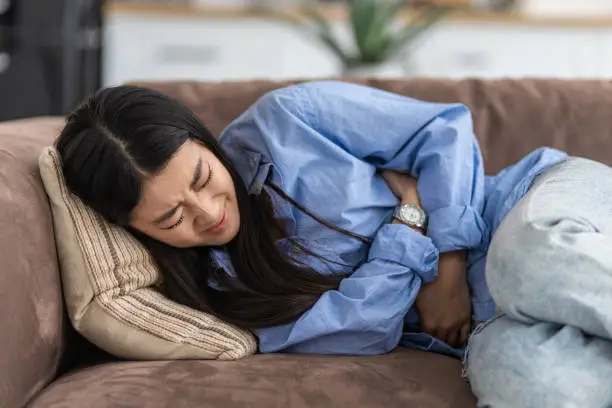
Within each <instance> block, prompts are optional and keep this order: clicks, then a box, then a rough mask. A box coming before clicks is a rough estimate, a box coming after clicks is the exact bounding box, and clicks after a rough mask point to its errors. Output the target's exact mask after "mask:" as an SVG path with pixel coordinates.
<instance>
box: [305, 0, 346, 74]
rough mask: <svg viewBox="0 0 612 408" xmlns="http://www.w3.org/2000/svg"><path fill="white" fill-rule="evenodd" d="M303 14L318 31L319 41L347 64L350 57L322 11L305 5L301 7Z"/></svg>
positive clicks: (313, 6)
mask: <svg viewBox="0 0 612 408" xmlns="http://www.w3.org/2000/svg"><path fill="white" fill-rule="evenodd" d="M300 11H301V13H302V14H303V15H304V16H305V17H307V18H308V19H309V20H310V21H312V23H313V24H314V26H315V27H316V30H317V35H318V37H319V40H320V41H322V42H323V43H324V44H325V45H326V46H327V47H328V48H329V49H330V50H331V51H332V52H333V53H334V54H336V56H338V57H339V58H340V59H341V60H342V62H343V63H346V61H347V60H348V59H350V57H349V56H348V53H347V52H346V51H345V50H344V49H343V47H342V45H341V44H340V42H339V41H338V40H337V38H336V37H335V36H334V35H333V32H332V28H331V26H330V24H329V22H328V21H327V19H326V18H325V16H323V14H322V13H321V11H320V10H319V9H318V8H317V7H316V6H315V5H303V6H302V7H300Z"/></svg>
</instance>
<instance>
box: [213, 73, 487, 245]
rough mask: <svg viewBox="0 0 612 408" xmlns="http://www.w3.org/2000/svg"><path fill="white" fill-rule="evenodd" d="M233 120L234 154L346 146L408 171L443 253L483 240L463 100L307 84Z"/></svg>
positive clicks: (273, 95) (479, 190)
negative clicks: (424, 98) (445, 100)
mask: <svg viewBox="0 0 612 408" xmlns="http://www.w3.org/2000/svg"><path fill="white" fill-rule="evenodd" d="M238 121H239V122H240V126H239V128H238V129H237V128H236V126H234V127H233V129H232V130H231V131H230V132H226V134H224V135H222V141H223V140H224V138H225V139H229V140H226V141H225V142H226V143H230V144H239V145H240V146H239V149H234V150H236V151H239V150H241V149H248V150H252V151H259V152H261V151H262V150H264V153H267V154H268V155H270V156H272V157H268V159H269V160H270V161H271V162H273V163H279V162H280V163H285V162H287V161H288V160H290V157H287V156H288V155H290V154H300V152H307V153H305V154H308V153H312V152H313V151H319V152H320V154H323V155H336V157H338V155H339V154H340V153H339V151H340V152H342V151H343V152H346V153H348V154H350V155H352V156H353V157H356V158H358V159H360V160H363V161H365V162H367V163H369V164H371V165H372V166H375V167H377V168H379V169H384V170H385V169H386V170H397V171H406V172H408V173H409V174H410V175H411V176H413V177H415V178H416V179H417V180H418V193H419V196H420V199H421V202H422V203H423V207H424V209H425V211H426V212H427V214H428V216H429V226H428V235H429V237H431V239H432V240H433V242H434V244H435V245H436V247H437V248H438V249H439V250H440V252H448V251H455V250H460V249H469V248H474V247H477V246H479V245H480V243H482V242H486V239H487V235H488V227H487V225H486V223H485V221H484V220H483V218H482V217H481V213H482V209H483V204H484V168H483V160H482V155H481V152H480V148H479V146H478V143H477V141H476V138H475V137H474V133H473V129H472V118H471V115H470V112H469V110H468V109H467V108H466V107H465V106H463V105H460V104H441V103H428V102H422V101H418V100H415V99H411V98H408V97H404V96H401V95H397V94H393V93H389V92H385V91H381V90H378V89H374V88H369V87H364V86H359V85H355V84H350V83H344V82H334V81H328V82H310V83H305V84H301V85H296V86H292V87H288V88H282V89H279V90H275V91H272V92H270V93H268V94H266V95H265V96H264V97H262V98H261V99H260V100H259V101H258V102H257V103H256V104H255V105H254V106H253V107H252V108H251V109H250V110H249V111H247V112H246V113H245V114H244V115H243V117H241V118H240V119H239V120H238ZM265 150H267V152H265ZM302 154H304V153H302ZM274 155H277V157H274ZM236 159H239V158H236ZM296 171H299V170H297V169H296Z"/></svg>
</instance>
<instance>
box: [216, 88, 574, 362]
mask: <svg viewBox="0 0 612 408" xmlns="http://www.w3.org/2000/svg"><path fill="white" fill-rule="evenodd" d="M220 140H221V144H222V147H223V149H224V150H225V151H226V152H227V154H228V155H229V157H230V159H231V160H232V162H233V163H234V164H235V166H236V168H237V170H238V172H239V174H240V175H241V177H242V178H243V180H244V182H245V184H246V186H247V189H248V191H249V193H250V194H260V193H261V192H262V190H265V191H266V192H267V193H268V194H270V196H271V197H272V199H273V202H274V204H275V213H276V216H277V217H278V218H279V219H280V220H282V221H284V222H285V223H286V225H287V226H288V231H289V233H290V235H291V237H292V238H294V239H298V240H299V241H300V242H301V243H302V244H303V245H305V246H307V247H308V248H309V249H311V250H313V251H314V252H316V253H317V254H319V255H322V256H323V257H324V258H325V259H327V260H328V261H329V262H323V261H321V260H320V259H317V258H314V257H312V256H309V255H307V254H304V253H299V251H296V249H295V248H292V246H291V245H289V241H288V240H286V239H285V240H281V241H279V242H278V245H279V246H280V248H282V249H283V250H286V251H293V252H294V253H293V256H294V257H297V258H299V259H300V260H301V261H302V262H308V264H309V265H311V266H312V267H313V268H314V269H315V270H317V271H319V272H320V273H349V274H350V276H349V277H347V278H345V279H344V280H343V281H342V282H341V284H340V287H339V288H338V290H332V291H328V292H326V293H324V294H323V295H322V296H321V297H320V299H319V300H318V301H317V302H316V304H315V305H314V306H313V307H312V308H311V309H310V310H308V311H307V312H306V313H304V314H303V315H302V316H301V317H300V318H298V319H297V320H296V321H295V322H292V323H290V324H285V325H282V326H277V327H271V328H265V329H261V330H258V332H257V335H258V337H259V341H260V343H259V347H260V350H261V352H264V353H269V352H278V351H284V352H298V353H319V354H352V355H372V354H381V353H386V352H389V351H390V350H392V349H394V348H395V347H397V346H398V345H403V346H406V347H411V348H417V349H421V350H430V351H436V352H440V353H445V354H450V355H456V356H460V355H461V353H462V351H463V350H461V349H453V348H451V347H449V346H448V345H446V344H445V343H443V342H442V341H440V340H438V339H435V338H433V337H431V336H429V335H427V334H425V333H421V332H420V331H419V319H418V316H417V313H416V311H415V308H414V307H413V306H414V301H415V298H416V296H417V294H418V292H419V288H420V287H421V285H422V284H423V283H425V282H430V281H432V280H433V279H435V278H436V276H437V261H438V256H439V253H440V252H446V251H454V250H463V249H465V250H468V271H467V279H468V283H469V285H470V287H471V292H472V306H473V320H474V321H475V322H480V321H485V320H487V319H489V318H491V317H492V316H493V314H494V309H495V306H494V304H493V302H492V300H491V297H490V295H489V292H488V290H487V286H486V283H485V277H484V266H485V260H486V254H487V249H488V246H489V243H490V238H491V234H492V233H493V232H494V231H495V230H496V228H497V227H498V225H499V224H500V222H501V220H502V219H503V217H504V216H505V215H506V213H507V212H508V211H509V210H510V209H511V208H512V207H513V206H514V205H515V203H516V202H517V201H518V200H519V199H520V198H521V197H522V196H523V195H524V194H525V193H526V191H527V190H528V188H529V186H530V185H531V183H532V182H533V180H534V178H535V177H536V176H537V175H539V174H540V173H542V172H543V171H545V170H546V169H547V168H548V167H549V166H551V165H553V164H555V163H558V162H560V161H562V160H563V159H564V158H565V157H566V154H565V153H562V152H559V151H557V150H553V149H540V150H537V151H535V152H533V153H532V154H530V155H528V156H527V157H525V158H524V159H523V160H521V161H520V162H518V163H516V164H515V165H513V166H511V167H508V168H507V169H505V170H503V171H502V172H500V173H499V174H498V175H496V176H493V177H485V174H484V168H483V158H482V154H481V151H480V148H479V146H478V143H477V140H476V138H475V136H474V132H473V128H472V118H471V116H470V112H469V110H468V109H467V108H466V107H465V106H464V105H461V104H442V103H428V102H423V101H418V100H415V99H411V98H408V97H405V96H401V95H397V94H393V93H389V92H385V91H382V90H378V89H374V88H369V87H364V86H360V85H355V84H349V83H343V82H334V81H325V82H310V83H305V84H300V85H295V86H291V87H287V88H282V89H279V90H275V91H272V92H270V93H268V94H266V95H264V96H263V97H262V98H261V99H259V100H258V101H257V102H256V103H255V104H254V105H253V106H251V107H250V108H249V109H248V110H247V111H246V112H244V113H243V114H242V115H241V116H240V117H239V118H237V119H236V120H235V121H234V122H233V123H232V124H231V125H230V126H229V127H228V128H227V129H225V130H224V132H223V133H222V135H221V138H220ZM381 169H392V170H400V171H407V172H409V173H410V174H411V175H412V176H414V177H416V178H417V180H418V192H419V196H420V199H421V202H422V205H423V207H424V209H425V211H426V212H427V214H428V215H429V224H428V229H427V236H424V235H422V234H420V233H418V232H416V231H414V230H412V229H411V228H408V227H406V226H404V225H396V224H391V223H390V222H391V220H392V213H393V210H394V208H395V206H396V205H397V204H398V199H397V198H396V197H395V196H394V195H393V193H392V192H391V191H390V189H389V188H388V186H387V184H386V183H385V181H384V179H383V178H382V177H381V176H380V172H379V170H381ZM269 183H273V184H276V185H277V186H279V187H280V188H281V189H282V190H283V191H284V192H285V193H286V194H288V195H289V196H290V197H292V198H293V199H294V200H296V201H297V202H299V203H300V204H302V205H303V206H305V207H306V208H307V209H308V210H309V211H310V212H311V213H313V214H315V215H317V216H318V217H320V218H322V219H324V220H326V221H327V222H328V223H331V224H333V225H335V226H337V227H340V228H342V229H345V230H350V231H352V232H355V233H357V234H360V235H362V236H366V237H370V238H371V239H372V241H371V243H370V244H366V243H363V242H362V241H359V240H357V239H355V238H352V237H349V236H347V235H345V234H342V233H340V232H337V231H334V230H331V229H329V228H326V227H324V226H322V225H321V224H320V223H318V222H317V221H315V220H314V219H312V218H311V217H310V216H308V215H307V214H304V213H303V212H300V211H299V210H298V209H296V208H294V207H292V206H291V205H290V204H289V203H287V202H286V201H284V200H282V199H281V198H280V197H277V196H276V195H275V192H274V191H273V190H272V189H271V188H269V187H268V186H267V184H269ZM214 258H215V260H216V262H217V263H218V264H219V266H220V267H222V268H224V269H225V270H226V271H227V272H228V273H230V274H231V273H232V265H231V262H230V261H229V258H228V257H227V254H226V253H224V252H222V251H216V252H214Z"/></svg>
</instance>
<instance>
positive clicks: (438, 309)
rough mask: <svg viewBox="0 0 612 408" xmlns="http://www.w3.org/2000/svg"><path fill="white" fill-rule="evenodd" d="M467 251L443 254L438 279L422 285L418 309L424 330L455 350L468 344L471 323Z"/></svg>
mask: <svg viewBox="0 0 612 408" xmlns="http://www.w3.org/2000/svg"><path fill="white" fill-rule="evenodd" d="M465 275H466V266H465V251H456V252H446V253H443V254H440V260H439V263H438V277H437V278H436V279H435V280H434V281H432V282H429V283H425V284H423V285H422V286H421V290H420V291H419V294H418V295H417V298H416V301H415V306H416V308H417V311H418V313H419V317H420V320H421V329H422V330H423V331H424V332H425V333H428V334H430V335H432V336H434V337H436V338H438V339H440V340H442V341H444V342H445V343H446V344H448V345H450V346H452V347H460V346H463V345H465V344H466V343H467V340H468V336H469V333H470V324H471V302H470V291H469V288H468V284H467V281H466V276H465Z"/></svg>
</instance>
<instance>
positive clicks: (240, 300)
mask: <svg viewBox="0 0 612 408" xmlns="http://www.w3.org/2000/svg"><path fill="white" fill-rule="evenodd" d="M190 139H191V140H195V141H197V142H199V143H201V144H203V145H204V146H205V147H206V148H208V149H209V150H210V151H211V152H212V153H213V154H215V156H217V157H218V158H219V160H220V161H221V163H222V164H223V165H224V166H225V167H226V168H227V169H228V171H229V173H230V175H231V177H232V179H233V181H234V184H235V187H236V195H237V200H238V207H239V211H240V220H241V225H240V229H239V232H238V234H237V236H236V237H235V238H234V239H233V240H232V241H231V242H230V243H229V244H228V245H227V251H228V254H229V256H230V260H231V262H232V264H233V267H234V270H235V273H236V275H237V276H236V278H237V279H236V278H232V277H229V276H228V275H227V274H225V273H223V271H220V270H218V268H217V267H216V266H214V265H213V263H212V262H211V259H210V248H207V247H201V248H189V249H178V248H174V247H171V246H168V245H166V244H163V243H162V242H159V241H157V240H154V239H152V238H150V237H148V236H146V235H144V234H142V233H140V232H139V231H136V230H134V229H132V228H130V226H129V225H128V221H129V217H130V214H131V212H132V210H133V209H134V207H135V206H136V204H137V203H138V201H139V199H140V194H141V188H142V183H143V181H144V180H146V178H147V177H150V176H152V175H155V174H156V173H158V172H159V171H160V170H161V169H163V168H164V166H165V165H166V164H167V163H168V161H169V160H170V159H171V158H172V156H173V155H174V154H175V153H176V152H177V150H178V149H179V148H180V147H181V146H182V145H183V144H184V143H185V142H186V141H188V140H190ZM56 146H57V149H58V151H59V154H60V156H61V158H62V166H63V171H64V175H65V178H66V183H67V184H68V187H69V189H70V190H71V191H72V192H73V193H74V194H75V195H77V196H78V197H80V198H81V199H82V200H83V202H85V203H86V204H87V205H89V206H90V207H92V208H93V209H94V210H96V211H97V212H98V213H99V214H101V215H102V216H103V217H104V218H105V219H106V220H108V221H109V222H111V223H115V224H118V225H120V226H123V227H125V228H126V229H128V230H129V231H130V232H131V233H132V234H134V235H135V236H136V237H137V238H138V239H139V240H140V241H141V242H142V243H143V244H144V245H145V247H147V248H148V249H149V251H150V252H151V254H152V256H153V258H154V259H155V261H156V262H157V264H158V265H159V267H160V269H161V271H162V276H163V280H164V281H163V289H164V291H165V293H166V295H167V296H168V297H169V298H171V299H173V300H175V301H177V302H179V303H182V304H185V305H187V306H190V307H193V308H195V309H198V310H202V311H205V312H208V313H212V314H214V315H216V316H218V317H219V318H221V319H223V320H225V321H227V322H230V323H233V324H236V325H238V326H240V327H243V328H249V329H256V328H262V327H267V326H274V325H279V324H284V323H288V322H291V321H293V320H295V319H296V318H298V317H299V316H300V315H301V314H303V313H304V312H305V311H307V310H308V309H309V308H311V307H312V305H313V304H314V303H315V302H316V301H317V300H318V298H319V297H320V296H321V295H322V294H323V293H324V292H326V291H328V290H332V289H337V288H338V285H339V283H340V280H341V279H342V276H338V275H333V274H330V275H324V274H320V273H317V272H316V271H314V270H313V269H311V268H309V267H308V266H307V265H305V264H303V263H300V262H298V261H296V260H295V259H291V258H290V256H289V255H288V254H285V253H283V252H282V251H280V250H279V249H278V248H277V246H276V244H275V239H274V238H273V235H274V236H279V235H280V236H284V237H286V233H285V231H284V230H283V228H282V226H280V225H279V224H278V223H277V222H275V218H274V215H273V214H274V212H273V208H272V204H271V199H270V197H269V196H268V195H267V194H266V193H262V194H259V195H249V194H248V193H247V190H246V188H245V185H244V182H243V181H242V179H241V178H240V176H239V175H238V173H237V172H236V170H235V168H234V166H233V165H232V163H231V162H230V160H229V159H228V158H227V156H226V155H225V154H224V153H223V151H222V149H221V147H220V145H219V143H218V142H217V140H216V139H215V137H214V136H213V135H212V134H211V132H210V131H209V130H208V129H207V128H206V127H205V126H204V125H203V124H202V123H201V122H200V121H199V120H198V119H197V118H196V117H195V115H193V114H192V113H191V112H190V111H189V110H188V109H187V108H185V107H184V106H183V105H181V104H180V103H179V102H177V101H175V100H173V99H171V98H168V97H167V96H165V95H163V94H160V93H158V92H155V91H153V90H150V89H147V88H140V87H134V86H119V87H114V88H106V89H102V90H100V91H98V92H97V93H96V94H94V95H93V96H91V97H90V98H89V99H87V100H86V101H85V102H84V103H83V104H82V105H80V106H79V107H78V108H77V109H76V110H75V111H74V112H72V113H71V114H70V115H69V116H68V118H67V123H66V126H65V127H64V129H63V131H62V132H61V134H60V136H59V138H58V140H57V143H56ZM272 187H273V191H276V192H277V193H278V194H279V195H280V196H281V197H282V198H284V199H285V200H289V201H291V202H292V204H294V205H296V206H298V208H299V209H300V210H302V211H306V212H307V210H306V209H305V208H303V207H301V206H299V204H298V203H296V202H294V201H293V200H291V198H289V197H288V196H287V195H285V194H284V193H283V192H282V190H280V189H279V188H278V187H276V186H272ZM311 216H313V215H311ZM313 218H315V219H316V220H317V221H319V222H321V223H323V224H324V225H327V226H328V227H330V228H334V227H333V226H330V225H328V224H327V223H325V221H323V220H321V219H318V218H317V217H315V216H313ZM334 229H337V228H334ZM274 230H275V231H274ZM342 232H345V233H347V234H349V235H354V234H351V233H350V232H346V231H342ZM355 237H356V238H360V237H359V236H355ZM297 244H298V245H299V243H297ZM302 249H304V250H306V251H307V252H308V253H309V254H310V255H312V256H318V255H316V254H314V253H313V252H311V251H309V250H308V249H306V248H302ZM211 282H214V284H212V285H211Z"/></svg>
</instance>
